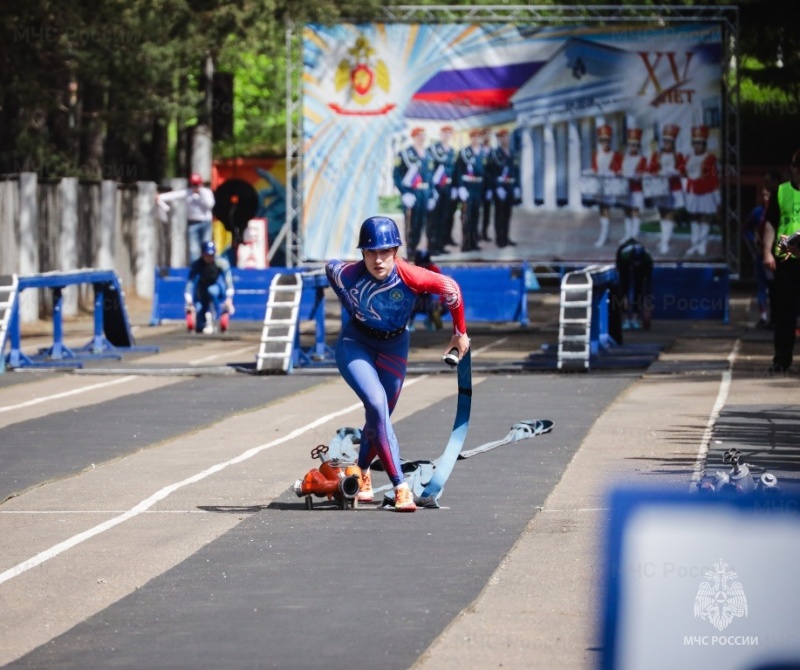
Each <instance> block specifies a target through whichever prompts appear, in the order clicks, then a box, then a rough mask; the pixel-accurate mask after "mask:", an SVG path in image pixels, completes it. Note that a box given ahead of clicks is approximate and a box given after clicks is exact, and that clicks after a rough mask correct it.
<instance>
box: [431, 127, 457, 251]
mask: <svg viewBox="0 0 800 670" xmlns="http://www.w3.org/2000/svg"><path fill="white" fill-rule="evenodd" d="M452 136H453V126H442V128H441V135H440V138H439V141H438V142H436V144H434V145H433V146H431V147H430V148H429V149H428V152H429V153H430V156H431V158H432V159H433V177H432V182H433V187H434V188H435V189H436V194H437V198H436V205H435V207H434V209H433V212H432V213H431V217H430V220H429V226H428V251H429V252H430V253H431V254H434V255H435V254H442V253H447V250H446V249H445V246H447V245H448V244H449V245H453V244H455V242H454V241H453V237H452V234H453V217H454V215H455V213H456V205H457V203H458V189H457V188H455V185H454V182H453V173H454V171H455V165H456V150H455V149H453V147H451V146H450V138H451V137H452Z"/></svg>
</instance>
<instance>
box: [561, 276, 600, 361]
mask: <svg viewBox="0 0 800 670" xmlns="http://www.w3.org/2000/svg"><path fill="white" fill-rule="evenodd" d="M591 330H592V276H591V268H586V269H584V270H576V271H574V272H568V273H567V274H565V275H564V277H563V278H562V280H561V308H560V312H559V318H558V369H559V370H564V369H567V370H576V369H580V370H588V369H589V358H590V356H591Z"/></svg>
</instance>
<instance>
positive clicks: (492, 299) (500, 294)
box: [415, 263, 530, 326]
mask: <svg viewBox="0 0 800 670" xmlns="http://www.w3.org/2000/svg"><path fill="white" fill-rule="evenodd" d="M439 269H440V270H441V271H442V274H443V275H447V276H448V277H452V278H453V279H454V280H455V281H456V282H457V283H458V285H459V286H460V287H461V293H462V294H463V296H464V316H465V318H466V320H467V324H470V323H475V322H495V323H501V322H507V321H516V322H518V323H519V324H520V325H522V326H527V325H528V324H529V320H528V295H527V291H528V290H529V289H528V285H529V284H530V278H527V280H526V275H527V274H529V268H528V264H527V263H518V264H514V265H512V264H505V265H442V266H440V267H439ZM442 317H443V318H445V319H448V318H449V317H450V315H449V313H448V312H447V310H445V313H444V314H442ZM415 318H425V317H424V315H419V314H417V315H415Z"/></svg>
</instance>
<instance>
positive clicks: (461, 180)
mask: <svg viewBox="0 0 800 670" xmlns="http://www.w3.org/2000/svg"><path fill="white" fill-rule="evenodd" d="M482 140H483V131H482V130H481V129H480V128H473V129H472V130H471V131H470V133H469V141H470V143H469V144H468V145H467V146H466V147H464V148H463V149H461V151H459V152H458V157H457V158H456V167H455V181H456V187H457V189H458V191H457V192H458V199H459V200H460V201H461V251H478V250H480V246H479V245H478V235H479V232H478V225H479V222H480V217H481V207H482V206H483V203H484V200H485V198H486V190H485V189H484V185H483V180H484V176H485V173H486V161H485V157H484V154H483V147H482V145H481V142H482Z"/></svg>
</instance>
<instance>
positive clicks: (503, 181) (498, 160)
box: [488, 128, 522, 247]
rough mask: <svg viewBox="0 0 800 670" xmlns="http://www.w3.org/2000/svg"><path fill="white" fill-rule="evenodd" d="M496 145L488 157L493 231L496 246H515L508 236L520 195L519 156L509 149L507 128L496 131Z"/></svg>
mask: <svg viewBox="0 0 800 670" xmlns="http://www.w3.org/2000/svg"><path fill="white" fill-rule="evenodd" d="M497 143H498V144H497V147H496V148H495V149H493V150H492V153H491V155H490V157H489V167H488V173H489V175H490V186H489V188H490V189H491V190H492V191H493V192H494V231H495V235H496V236H497V246H498V247H505V246H512V247H514V246H516V244H517V243H516V242H514V240H512V239H511V238H510V237H509V236H508V229H509V226H510V225H511V211H512V209H513V208H514V205H516V204H517V203H518V202H519V201H520V197H521V195H522V193H521V191H520V182H519V156H517V154H515V153H514V152H512V151H511V146H510V144H511V143H510V136H509V134H508V130H506V129H505V128H503V129H502V130H500V131H499V132H498V133H497Z"/></svg>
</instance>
